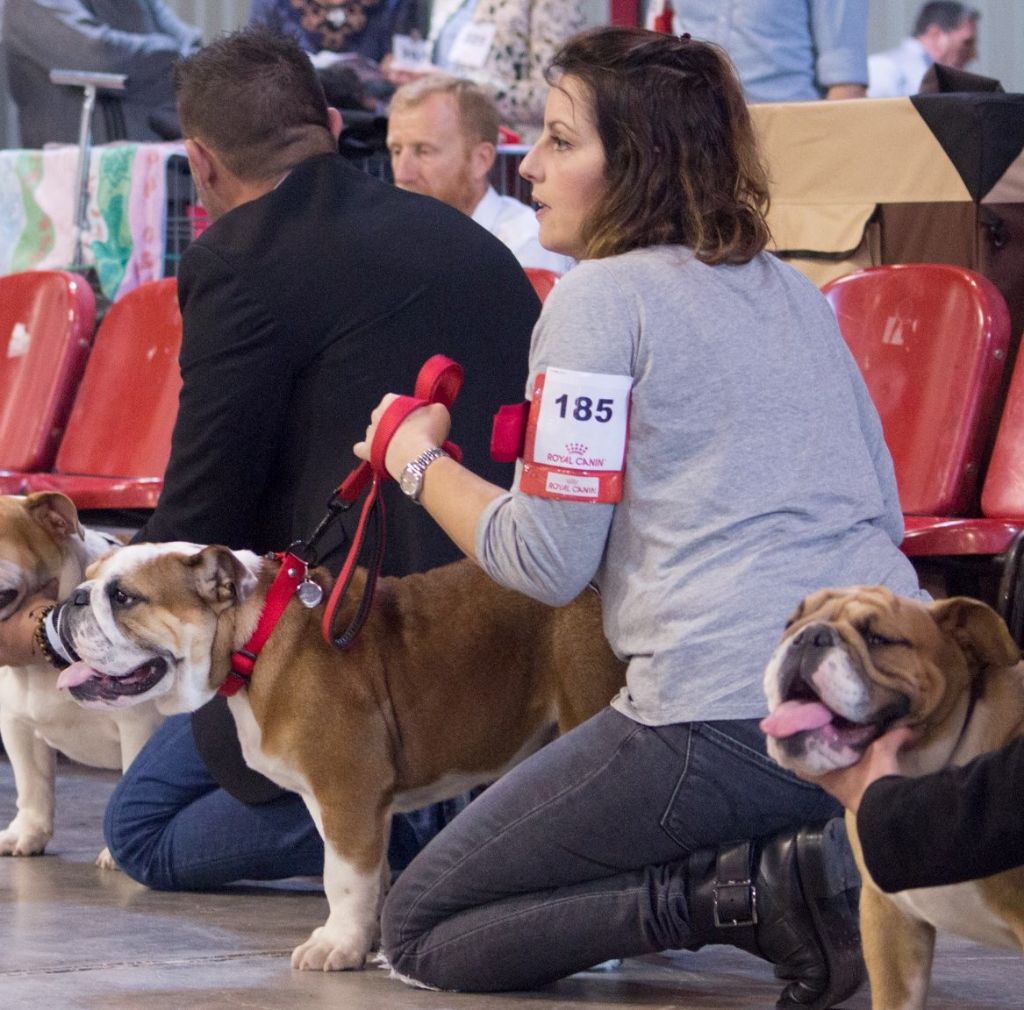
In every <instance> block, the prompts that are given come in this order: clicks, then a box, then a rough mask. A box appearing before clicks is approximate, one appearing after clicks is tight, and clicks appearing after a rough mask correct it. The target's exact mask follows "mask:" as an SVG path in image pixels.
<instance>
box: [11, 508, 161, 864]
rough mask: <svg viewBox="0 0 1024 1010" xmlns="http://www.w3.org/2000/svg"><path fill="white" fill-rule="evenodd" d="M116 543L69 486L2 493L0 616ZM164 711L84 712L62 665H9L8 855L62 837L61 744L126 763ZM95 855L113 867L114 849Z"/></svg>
mask: <svg viewBox="0 0 1024 1010" xmlns="http://www.w3.org/2000/svg"><path fill="white" fill-rule="evenodd" d="M113 546H116V542H115V541H113V540H112V538H110V537H108V536H107V535H106V534H103V533H99V532H97V531H95V530H89V529H84V528H83V527H82V526H81V525H80V523H79V521H78V513H77V511H76V509H75V506H74V505H73V504H72V503H71V501H70V500H69V499H68V498H66V497H65V496H64V495H62V494H58V493H57V492H53V491H43V492H39V493H38V494H32V495H29V496H28V497H25V498H22V497H16V496H11V495H2V496H0V621H4V620H7V618H9V617H10V616H11V615H13V614H15V613H17V611H18V610H19V608H20V607H21V606H22V604H23V603H24V602H25V600H26V599H27V598H29V597H30V596H33V595H34V594H36V593H38V592H40V591H41V590H43V589H45V588H46V587H50V588H52V590H53V592H54V595H55V597H56V596H59V595H64V594H67V593H70V592H71V590H72V589H74V588H75V586H76V585H78V583H79V582H80V581H81V580H82V578H83V577H84V573H85V568H86V566H87V564H89V563H90V562H91V561H93V560H95V559H96V558H98V557H99V556H100V555H101V554H106V553H107V552H108V551H110V550H111V548H112V547H113ZM162 718H163V717H162V716H160V715H159V714H158V713H157V711H156V709H155V708H154V707H153V706H152V705H143V706H141V707H138V708H134V709H131V710H119V711H116V712H104V713H99V712H86V711H83V709H82V708H81V707H80V706H78V705H76V704H75V703H74V702H73V701H72V700H71V699H70V698H69V697H68V696H67V694H65V693H64V692H62V691H58V690H57V671H56V670H55V669H54V668H53V667H52V666H50V664H49V663H45V662H44V663H41V664H35V665H31V666H21V667H13V666H0V734H2V735H3V743H4V750H5V751H6V752H7V756H8V758H10V761H11V768H12V770H13V772H14V782H15V787H16V789H17V806H18V809H17V813H16V814H15V816H14V820H12V821H11V823H10V824H8V825H7V827H6V828H5V829H4V830H3V831H0V855H4V856H33V855H38V854H39V853H41V852H43V850H44V849H45V848H46V844H47V842H49V840H50V839H51V838H52V837H53V816H54V781H55V778H56V772H57V755H56V751H60V752H61V753H63V754H66V755H67V756H68V757H70V758H73V759H74V760H75V761H79V762H81V763H82V764H87V765H93V766H95V767H97V768H117V769H121V770H123V769H125V768H127V767H128V765H129V764H130V763H131V761H132V759H133V758H134V757H135V755H136V754H138V752H139V750H140V749H141V747H142V745H143V744H144V743H145V742H146V740H148V739H149V736H150V734H151V733H152V732H153V730H154V729H156V727H157V726H158V725H159V724H160V722H161V721H162ZM96 862H97V865H98V866H102V867H104V868H107V869H113V868H114V863H113V860H111V858H110V854H109V853H108V852H107V850H106V849H104V850H103V851H102V852H101V853H100V855H99V858H98V859H97V861H96Z"/></svg>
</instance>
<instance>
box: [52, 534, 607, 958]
mask: <svg viewBox="0 0 1024 1010" xmlns="http://www.w3.org/2000/svg"><path fill="white" fill-rule="evenodd" d="M278 568H279V563H278V562H277V561H276V560H273V559H270V558H261V557H257V556H256V555H255V554H253V553H251V552H249V551H238V552H233V551H230V550H228V549H227V548H225V547H217V546H213V547H200V546H197V545H190V544H181V543H177V544H160V545H137V546H131V547H125V548H123V549H122V550H120V551H118V552H117V553H116V554H114V555H112V556H110V557H108V558H106V559H104V560H103V561H101V562H100V563H99V564H98V565H97V566H96V567H95V568H94V569H93V570H92V571H91V572H90V574H91V576H92V578H91V580H90V581H89V582H86V583H85V584H84V585H83V586H81V587H80V588H79V589H78V590H77V591H76V592H75V593H73V594H72V596H71V598H70V599H69V600H68V601H67V602H66V603H65V604H64V605H63V609H62V613H61V616H60V620H61V624H62V627H65V628H66V629H67V637H68V638H69V640H70V641H71V643H72V644H73V647H74V649H75V651H76V652H77V653H78V655H79V656H81V657H82V662H81V663H78V664H76V665H74V666H72V667H70V668H69V669H68V670H66V671H65V673H64V674H63V676H62V678H61V684H62V685H64V686H67V687H69V688H70V690H71V693H72V694H73V695H74V696H75V697H76V698H77V699H78V700H79V701H80V702H81V703H82V704H85V705H89V706H103V705H117V704H124V703H136V702H139V701H143V700H147V699H148V700H151V701H152V702H154V703H155V704H156V706H157V707H158V708H159V709H160V711H162V712H164V713H167V714H169V713H172V712H187V711H192V710H194V709H196V708H198V707H199V706H200V705H202V704H204V703H205V702H206V701H208V700H209V699H210V698H211V697H213V695H214V694H215V693H216V692H217V689H218V687H219V686H220V685H221V684H222V682H223V681H224V679H225V677H226V676H227V674H228V668H229V657H230V654H231V652H232V651H233V650H236V649H239V648H240V647H241V646H242V645H243V644H244V643H246V642H247V641H248V639H249V636H250V635H251V634H252V632H253V629H254V627H255V626H256V624H257V620H258V618H259V615H260V612H261V610H262V608H263V604H264V601H265V599H266V595H267V590H268V587H269V586H270V584H271V582H272V580H273V578H274V576H275V574H276V572H277V570H278ZM310 576H311V577H312V578H314V579H315V580H316V581H318V582H319V583H320V584H322V585H323V586H324V587H325V592H326V591H328V589H329V576H328V575H327V574H326V573H325V572H323V571H322V570H320V569H316V570H314V571H313V572H311V573H310ZM364 578H365V572H363V571H358V572H357V573H356V578H355V580H354V582H353V585H352V586H351V587H350V590H349V594H348V595H349V597H350V599H352V600H355V599H358V598H359V596H360V595H361V590H362V582H363V580H364ZM352 606H354V604H352V603H348V604H347V607H348V609H351V607H352ZM340 616H341V618H342V620H343V621H347V618H348V616H349V615H348V614H346V613H345V612H344V608H343V612H342V614H341V615H340ZM321 617H322V605H319V606H316V607H314V608H312V609H306V608H304V607H303V605H302V603H301V602H300V600H299V599H294V598H293V599H292V601H291V602H290V603H289V604H288V606H287V608H286V610H285V612H284V614H283V616H282V618H281V620H280V621H279V623H278V624H277V626H276V627H275V629H274V631H273V633H272V634H271V636H270V638H269V640H268V642H267V644H266V646H265V648H264V649H263V651H262V652H261V653H260V655H259V658H258V660H257V661H256V665H255V669H254V671H253V676H252V680H251V682H250V684H249V686H248V688H247V689H243V690H242V691H240V692H238V693H237V694H234V695H233V696H231V697H229V698H228V705H229V707H230V709H231V712H232V714H233V716H234V718H235V722H236V724H237V726H238V733H239V737H240V739H241V743H242V752H243V754H244V756H245V760H246V762H247V763H248V764H249V765H250V766H251V767H252V768H254V769H256V770H257V771H259V772H262V773H263V774H264V775H266V776H268V777H269V778H270V779H272V780H273V781H275V782H277V783H278V784H279V785H281V786H283V787H285V788H286V789H291V790H293V791H295V792H297V793H299V794H300V795H301V796H302V797H303V799H304V800H305V801H306V805H307V806H308V808H309V810H310V813H311V814H312V816H313V820H314V821H315V823H316V825H317V828H318V829H319V831H320V834H321V835H322V836H323V840H324V890H325V891H326V894H327V899H328V902H329V905H330V914H329V916H328V919H327V922H326V923H325V924H324V925H323V926H321V927H319V928H317V929H315V930H314V931H313V933H312V934H311V936H310V937H309V939H308V940H307V941H306V942H305V943H303V944H302V945H301V946H299V947H297V948H296V950H295V952H294V953H293V955H292V965H293V966H294V967H296V968H308V969H323V970H325V971H330V970H339V969H345V968H359V967H361V966H362V965H363V963H364V961H365V959H366V956H367V954H368V953H369V951H370V950H371V948H372V947H373V944H374V942H375V940H376V937H377V923H378V913H379V905H380V901H381V898H382V896H383V894H382V890H383V889H382V878H383V875H384V872H385V871H386V865H385V859H386V856H385V853H386V846H387V837H388V831H389V825H390V819H391V815H392V812H394V811H405V810H412V809H415V808H417V807H421V806H424V805H425V804H428V803H431V802H434V801H436V800H440V799H443V798H446V797H450V796H453V795H457V794H458V793H460V792H462V791H464V790H465V789H467V788H469V787H470V786H473V785H477V784H480V783H485V782H490V781H493V780H494V779H496V778H497V777H498V776H499V775H501V774H502V773H503V772H504V771H505V770H507V769H508V768H510V767H511V766H512V765H514V764H515V763H516V762H517V761H519V760H521V759H522V758H524V757H525V756H527V755H528V754H530V753H531V752H532V751H535V750H537V749H538V748H539V747H540V746H541V745H542V744H543V743H545V742H546V741H548V740H549V739H550V738H551V737H552V735H553V733H554V731H555V729H556V728H561V729H563V730H564V729H567V728H569V727H571V726H574V725H576V724H577V723H579V722H581V721H583V720H584V719H586V718H587V717H589V716H590V715H592V714H594V713H595V712H597V711H598V710H599V709H601V708H602V707H603V706H605V705H606V704H607V703H608V702H609V701H610V700H611V698H612V696H613V695H614V694H615V692H616V691H617V690H618V688H619V687H620V686H621V685H622V683H623V680H624V673H625V671H624V666H623V664H622V663H620V662H619V661H618V660H617V659H615V657H614V656H613V655H612V653H611V651H610V649H609V648H608V645H607V642H606V641H605V638H604V635H603V634H602V630H601V617H600V606H599V601H598V599H597V597H596V595H595V594H593V593H590V592H585V593H584V594H583V595H582V596H580V597H579V598H578V599H577V600H576V601H575V602H573V603H572V604H570V605H569V606H567V607H563V608H559V609H552V608H549V607H546V606H543V605H542V604H539V603H536V602H535V601H533V600H530V599H528V598H527V597H525V596H522V595H520V594H518V593H514V592H511V591H509V590H506V589H502V588H501V587H499V586H498V585H496V584H495V583H494V582H492V581H491V579H489V578H488V577H487V576H486V575H485V574H484V573H483V572H482V571H480V569H479V568H477V566H476V565H474V564H472V563H471V562H468V561H462V562H457V563H455V564H452V565H448V566H445V567H443V568H438V569H435V570H434V571H431V572H428V573H426V574H422V575H410V576H407V577H405V578H400V579H397V578H391V579H382V580H380V582H379V583H378V587H377V593H376V600H375V603H374V606H373V608H372V610H371V612H370V616H369V619H368V621H367V623H366V625H365V626H364V627H363V630H362V632H361V634H360V635H359V637H358V638H357V639H356V641H355V643H354V645H353V646H352V647H351V648H349V649H348V650H347V651H345V652H339V651H337V650H335V649H333V648H332V647H331V646H329V645H327V644H325V642H324V641H323V639H322V637H321V634H320V622H321Z"/></svg>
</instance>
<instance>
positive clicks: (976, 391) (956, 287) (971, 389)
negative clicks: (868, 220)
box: [822, 263, 1010, 516]
mask: <svg viewBox="0 0 1024 1010" xmlns="http://www.w3.org/2000/svg"><path fill="white" fill-rule="evenodd" d="M822 291H823V292H824V294H825V296H826V297H827V298H828V300H829V302H830V303H831V305H832V309H833V311H834V312H835V314H836V317H837V319H838V321H839V328H840V330H841V331H842V334H843V338H844V339H845V340H846V343H847V344H848V346H849V347H850V350H851V351H852V352H853V356H854V358H855V359H856V360H857V363H858V365H859V366H860V369H861V372H862V373H863V375H864V379H865V382H866V383H867V387H868V390H869V392H870V393H871V398H872V400H873V401H874V403H875V406H876V407H877V408H878V412H879V414H880V415H881V418H882V429H883V431H884V433H885V440H886V443H887V444H888V446H889V450H890V452H891V453H892V457H893V463H894V465H895V468H896V482H897V485H898V488H899V496H900V504H901V506H902V509H903V512H904V513H905V514H907V515H924V516H954V515H962V514H965V513H968V512H970V511H971V510H973V509H976V508H977V502H978V481H979V474H980V472H981V469H982V467H983V465H984V461H985V455H986V452H987V450H988V446H989V445H991V444H992V433H993V431H994V428H995V424H996V421H997V418H998V412H997V411H994V410H993V404H994V403H996V402H997V401H998V397H999V390H1000V384H1001V379H1002V376H1003V371H1004V368H1005V364H1006V357H1007V351H1008V347H1009V342H1010V318H1009V313H1008V311H1007V308H1006V302H1005V301H1004V300H1003V296H1002V295H1001V294H1000V293H999V291H998V290H997V289H996V287H995V285H993V284H992V283H991V281H989V280H987V279H986V278H984V277H982V276H981V275H980V274H977V273H974V272H973V271H971V270H967V269H964V268H963V267H956V266H947V265H943V264H930V263H924V264H922V263H913V264H902V265H896V266H882V267H872V268H870V269H867V270H860V271H857V272H856V273H853V274H849V275H847V276H845V277H840V278H838V279H837V280H835V281H832V282H830V283H829V284H827V285H825V287H824V288H822Z"/></svg>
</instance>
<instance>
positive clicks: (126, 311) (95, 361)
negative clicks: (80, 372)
mask: <svg viewBox="0 0 1024 1010" xmlns="http://www.w3.org/2000/svg"><path fill="white" fill-rule="evenodd" d="M180 347H181V314H180V312H179V311H178V299H177V291H176V284H175V280H174V278H168V279H166V280H161V281H151V282H149V283H147V284H142V285H140V286H139V287H137V288H135V290H133V291H130V292H129V293H128V294H126V295H124V296H123V297H122V298H121V299H120V300H119V301H117V302H115V303H114V305H113V306H112V307H111V309H110V311H109V312H108V313H107V315H106V317H105V318H104V320H103V322H102V324H101V325H100V328H99V330H98V332H97V333H96V341H95V343H94V345H93V350H92V354H91V355H90V356H89V363H88V365H87V366H86V370H85V375H84V377H83V378H82V383H81V386H80V387H79V390H78V396H77V397H76V398H75V405H74V408H73V409H72V411H71V416H70V418H69V419H68V424H67V429H66V431H65V433H64V438H63V440H62V441H61V445H60V450H59V451H58V453H57V460H56V465H55V467H54V471H53V472H52V473H49V474H30V475H28V477H27V479H26V486H27V488H28V490H30V491H43V490H54V491H63V492H64V494H66V495H67V496H68V497H69V498H71V500H72V501H73V502H74V503H75V504H76V505H77V506H78V508H79V509H132V508H153V507H154V506H155V505H156V501H157V498H158V497H159V495H160V490H161V488H162V487H163V475H164V469H165V468H166V466H167V459H168V457H169V456H170V451H171V431H172V429H173V427H174V420H175V417H176V416H177V412H178V393H179V392H180V390H181V377H180V373H179V370H178V351H179V349H180Z"/></svg>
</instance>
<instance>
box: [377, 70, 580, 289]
mask: <svg viewBox="0 0 1024 1010" xmlns="http://www.w3.org/2000/svg"><path fill="white" fill-rule="evenodd" d="M498 126H499V118H498V111H497V109H496V108H495V105H494V103H493V101H492V100H491V99H490V98H489V97H488V96H487V94H486V93H485V92H484V91H483V90H482V89H481V88H480V87H479V86H478V85H476V84H474V83H473V82H472V81H468V80H464V79H462V78H458V77H453V76H451V75H449V74H430V75H428V76H426V77H421V78H419V79H417V80H415V81H412V82H410V83H409V84H404V85H402V87H400V88H399V89H398V90H397V91H396V92H395V95H394V98H393V99H392V100H391V109H390V112H389V116H388V151H389V152H390V154H391V168H392V172H393V174H394V178H395V185H396V186H398V187H399V188H400V189H407V190H411V191H412V192H414V193H422V194H424V195H426V196H432V197H435V198H436V199H438V200H441V201H443V202H444V203H447V204H449V205H451V206H452V207H455V208H456V209H457V210H461V211H462V212H463V213H464V214H467V215H468V216H469V217H471V218H473V220H474V221H476V222H477V224H479V225H481V226H482V227H484V228H486V229H487V230H488V231H489V232H491V234H493V235H494V236H495V237H496V238H498V239H500V240H501V241H502V242H503V243H504V244H505V245H507V246H508V247H509V249H511V250H512V252H513V253H514V254H515V256H516V258H517V259H518V260H519V262H520V263H521V264H522V265H523V266H524V267H540V268H543V269H545V270H553V271H555V273H558V274H563V273H565V272H566V270H568V269H569V267H571V266H572V264H573V261H572V260H571V259H569V258H568V257H566V256H561V255H559V254H558V253H553V252H549V251H548V250H547V249H545V248H544V247H543V246H542V245H541V244H540V242H539V240H538V238H537V236H538V231H539V228H538V224H537V219H536V216H535V215H534V212H533V210H532V208H530V207H528V206H527V205H526V204H524V203H522V202H520V201H519V200H517V199H515V198H514V197H510V196H500V195H499V194H498V193H497V191H496V190H495V189H494V187H493V186H492V185H491V184H490V171H491V167H492V166H493V165H494V160H495V157H496V155H497V140H498Z"/></svg>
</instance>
